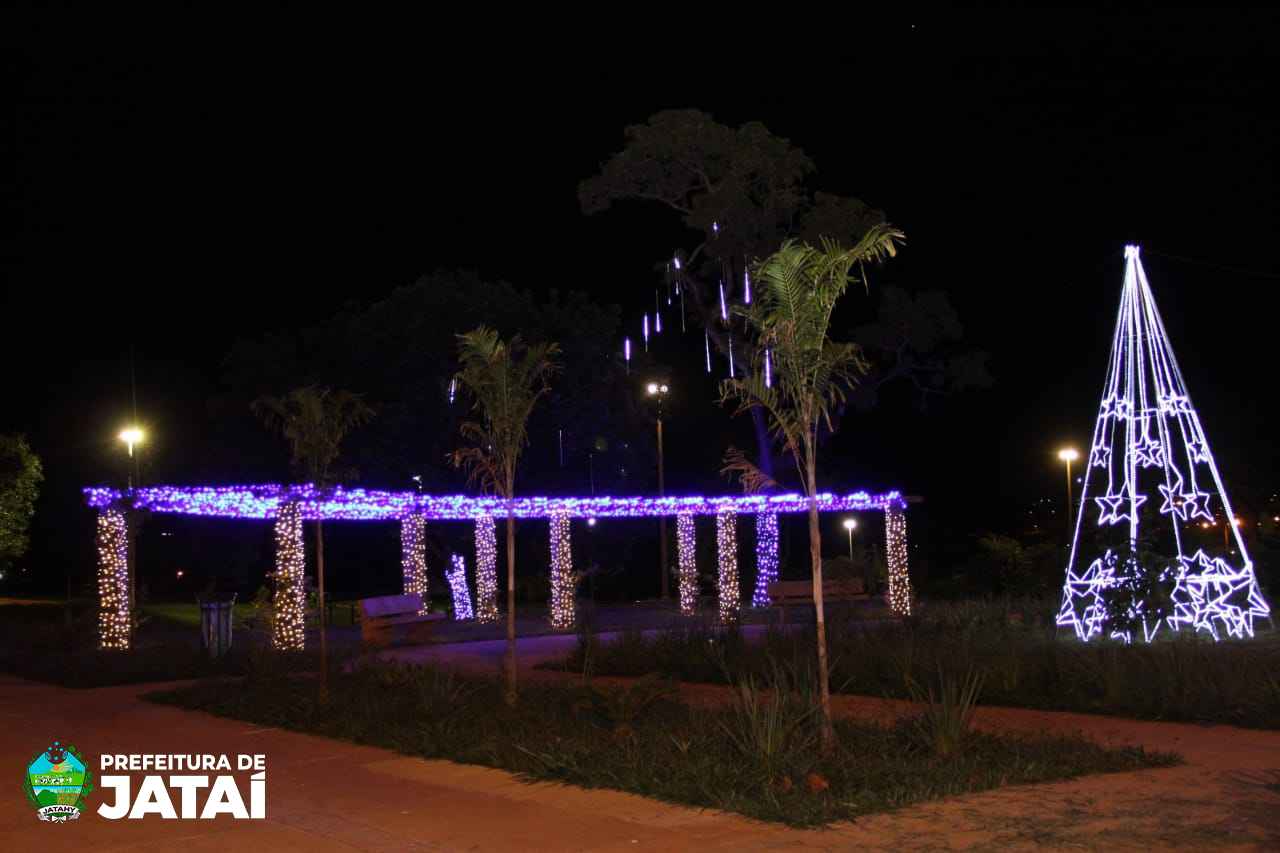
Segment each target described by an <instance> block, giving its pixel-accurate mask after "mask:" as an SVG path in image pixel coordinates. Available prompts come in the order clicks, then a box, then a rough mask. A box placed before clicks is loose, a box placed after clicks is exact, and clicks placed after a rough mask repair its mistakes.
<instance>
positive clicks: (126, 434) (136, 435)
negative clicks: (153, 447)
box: [120, 427, 142, 459]
mask: <svg viewBox="0 0 1280 853" xmlns="http://www.w3.org/2000/svg"><path fill="white" fill-rule="evenodd" d="M120 440H121V441H123V442H124V443H125V444H127V445H129V458H130V459H132V458H133V446H134V445H135V444H141V443H142V430H140V429H138V428H137V427H129V428H128V429H123V430H121V431H120Z"/></svg>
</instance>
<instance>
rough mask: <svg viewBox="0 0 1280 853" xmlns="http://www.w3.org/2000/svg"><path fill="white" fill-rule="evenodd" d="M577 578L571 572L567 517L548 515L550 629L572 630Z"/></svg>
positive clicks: (576, 614)
mask: <svg viewBox="0 0 1280 853" xmlns="http://www.w3.org/2000/svg"><path fill="white" fill-rule="evenodd" d="M577 587H578V579H577V577H576V576H575V575H574V573H573V554H572V551H571V548H570V541H569V514H568V513H566V512H557V513H556V514H554V515H552V516H551V627H553V628H572V627H573V626H574V623H575V622H576V621H577V619H578V601H577Z"/></svg>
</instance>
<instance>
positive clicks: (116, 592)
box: [98, 506, 133, 649]
mask: <svg viewBox="0 0 1280 853" xmlns="http://www.w3.org/2000/svg"><path fill="white" fill-rule="evenodd" d="M132 627H133V615H132V613H130V595H129V521H128V517H127V516H126V515H125V511H124V510H123V509H121V508H120V507H118V506H108V507H103V509H102V511H101V512H99V513H98V648H101V649H127V648H129V641H130V635H131V634H132Z"/></svg>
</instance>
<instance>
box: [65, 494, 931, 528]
mask: <svg viewBox="0 0 1280 853" xmlns="http://www.w3.org/2000/svg"><path fill="white" fill-rule="evenodd" d="M84 494H85V501H86V502H87V503H88V504H89V505H90V506H92V507H96V508H99V509H102V508H104V507H109V506H112V505H115V504H117V503H118V502H120V501H122V500H124V499H125V498H126V497H132V500H133V506H134V507H136V508H138V509H146V510H149V511H151V512H156V513H169V514H176V515H191V516H206V517H214V518H243V519H261V520H270V519H274V518H275V517H276V513H277V511H278V508H279V506H280V504H281V501H282V499H285V498H288V499H290V500H296V501H298V502H299V503H300V504H301V509H302V517H303V519H305V520H307V521H317V520H318V521H395V520H399V519H402V518H404V517H406V516H410V515H420V516H422V517H423V519H425V520H427V521H471V520H474V519H476V518H478V517H480V516H485V515H489V516H499V515H505V514H506V509H507V507H506V502H505V501H504V500H503V499H501V498H481V497H471V496H468V495H444V496H433V495H420V494H418V493H417V492H387V491H374V490H366V489H336V490H334V491H333V492H332V493H328V494H323V495H322V494H320V493H318V492H317V491H315V490H314V489H312V488H311V487H309V486H300V487H288V486H273V485H267V486H211V487H200V486H189V487H182V486H156V487H154V488H148V489H136V490H134V491H133V492H132V493H131V495H127V494H126V493H125V492H122V491H119V490H116V489H105V488H90V489H85V490H84ZM513 504H514V505H513V511H514V514H515V516H516V517H517V518H549V517H551V516H553V515H561V514H563V515H567V516H568V517H569V518H655V517H668V516H679V515H718V514H719V513H720V512H722V511H729V512H733V513H736V514H739V515H742V514H750V515H756V514H760V513H773V514H781V513H799V512H807V511H808V509H809V500H808V498H806V497H805V496H804V495H801V494H794V493H793V494H786V495H740V496H733V497H705V496H692V497H663V498H658V497H591V498H549V497H522V498H516V499H515V501H514V502H513ZM906 504H907V499H906V498H905V497H903V495H902V493H901V492H897V491H893V492H883V493H881V494H871V493H869V492H853V493H851V494H847V495H835V494H831V493H829V492H827V493H823V494H821V495H819V496H818V510H819V511H820V512H866V511H872V510H880V511H884V510H888V509H891V508H897V509H905V508H906Z"/></svg>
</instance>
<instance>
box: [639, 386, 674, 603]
mask: <svg viewBox="0 0 1280 853" xmlns="http://www.w3.org/2000/svg"><path fill="white" fill-rule="evenodd" d="M669 390H671V389H670V388H669V387H668V386H667V383H665V382H650V383H649V384H648V385H646V386H645V391H647V392H648V393H649V396H650V397H653V398H654V399H656V400H657V401H658V497H660V498H662V497H666V494H667V492H666V489H667V486H666V481H665V479H664V471H663V467H664V466H663V459H662V404H663V402H664V401H665V400H666V398H667V392H668V391H669ZM658 560H659V561H660V562H661V564H662V597H663V598H667V597H668V596H669V595H670V594H671V588H670V586H669V585H668V583H667V519H666V516H663V517H661V518H659V519H658Z"/></svg>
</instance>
